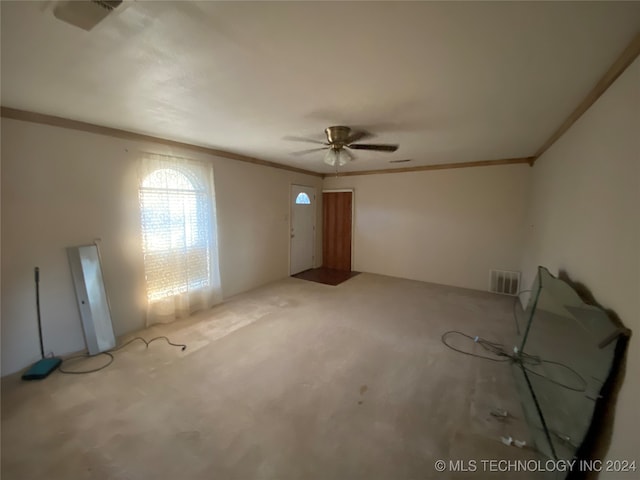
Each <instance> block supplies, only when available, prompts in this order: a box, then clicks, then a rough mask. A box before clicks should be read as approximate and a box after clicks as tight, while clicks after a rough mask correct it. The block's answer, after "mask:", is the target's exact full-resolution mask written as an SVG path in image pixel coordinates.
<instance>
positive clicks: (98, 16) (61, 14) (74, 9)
mask: <svg viewBox="0 0 640 480" xmlns="http://www.w3.org/2000/svg"><path fill="white" fill-rule="evenodd" d="M122 1H123V0H82V1H65V2H60V3H58V4H57V5H56V6H55V8H54V9H53V14H54V15H55V16H56V18H58V19H59V20H62V21H63V22H66V23H68V24H70V25H73V26H74V27H78V28H81V29H83V30H87V31H89V30H91V29H92V28H93V27H95V26H96V25H97V24H98V23H100V22H101V21H102V20H104V19H105V18H107V16H108V15H109V14H110V13H111V12H113V11H114V10H115V9H116V8H118V7H119V6H120V5H121V4H122Z"/></svg>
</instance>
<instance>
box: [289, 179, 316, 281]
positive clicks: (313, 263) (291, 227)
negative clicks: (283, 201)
mask: <svg viewBox="0 0 640 480" xmlns="http://www.w3.org/2000/svg"><path fill="white" fill-rule="evenodd" d="M293 187H304V188H311V189H313V197H314V198H313V200H314V203H315V204H313V244H312V246H311V251H312V253H313V255H312V257H311V258H312V259H311V268H317V267H318V255H317V253H318V252H317V251H316V245H317V243H318V239H317V238H316V237H317V236H318V189H317V187H314V186H313V185H303V184H301V183H294V182H290V183H289V194H288V195H289V231H288V234H289V249H288V250H289V262H288V263H289V266H288V270H287V272H289V273H287V276H291V230H292V229H293V198H291V197H292V195H291V189H292V188H293Z"/></svg>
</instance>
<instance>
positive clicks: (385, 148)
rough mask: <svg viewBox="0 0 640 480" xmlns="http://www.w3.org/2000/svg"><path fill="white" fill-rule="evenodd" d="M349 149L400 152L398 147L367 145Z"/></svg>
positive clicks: (357, 145) (361, 144)
mask: <svg viewBox="0 0 640 480" xmlns="http://www.w3.org/2000/svg"><path fill="white" fill-rule="evenodd" d="M349 148H353V149H354V150H376V151H378V152H395V151H396V150H398V145H381V144H378V145H376V144H367V143H356V144H355V145H349Z"/></svg>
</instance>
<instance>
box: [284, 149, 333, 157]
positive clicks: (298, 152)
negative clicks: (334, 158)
mask: <svg viewBox="0 0 640 480" xmlns="http://www.w3.org/2000/svg"><path fill="white" fill-rule="evenodd" d="M326 149H327V147H320V148H310V149H308V150H299V151H297V152H291V153H290V154H289V155H296V156H297V155H306V154H307V153H313V152H319V151H321V150H326Z"/></svg>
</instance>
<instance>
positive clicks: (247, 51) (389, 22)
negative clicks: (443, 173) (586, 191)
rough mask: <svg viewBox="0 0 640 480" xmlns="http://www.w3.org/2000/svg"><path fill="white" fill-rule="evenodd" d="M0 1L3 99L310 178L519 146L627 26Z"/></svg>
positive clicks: (572, 94) (573, 95) (473, 13)
mask: <svg viewBox="0 0 640 480" xmlns="http://www.w3.org/2000/svg"><path fill="white" fill-rule="evenodd" d="M55 3H56V2H26V1H25V2H9V1H2V2H1V10H2V11H1V15H2V30H1V34H2V71H1V72H2V77H1V80H2V105H4V106H7V107H13V108H18V109H24V110H29V111H35V112H39V113H45V114H51V115H57V116H61V117H67V118H71V119H75V120H81V121H85V122H90V123H95V124H98V125H104V126H109V127H116V128H121V129H125V130H131V131H134V132H139V133H145V134H151V135H155V136H160V137H164V138H168V139H173V140H179V141H183V142H188V143H193V144H197V145H202V146H208V147H213V148H217V149H222V150H228V151H231V152H235V153H240V154H244V155H250V156H253V157H257V158H261V159H265V160H270V161H273V162H278V163H282V164H287V165H291V166H296V167H300V168H305V169H309V170H314V171H317V172H328V171H331V167H328V166H326V165H324V164H323V162H322V158H323V154H322V153H315V154H311V155H308V156H304V157H294V156H291V155H290V152H293V151H296V150H301V149H305V148H312V147H313V145H308V147H307V145H306V144H302V143H295V142H291V141H287V140H284V139H283V137H284V136H286V135H297V136H308V137H313V138H316V139H318V140H324V138H323V133H322V132H323V129H324V128H325V127H327V126H329V125H336V124H345V125H349V126H355V127H361V128H365V129H367V130H370V131H372V132H373V133H376V134H377V136H376V137H375V139H372V140H371V141H374V142H377V143H399V144H400V149H399V150H398V151H397V152H396V153H393V154H382V153H369V152H357V155H358V160H357V161H355V162H353V163H351V164H349V165H348V166H346V167H345V168H344V169H345V170H369V169H377V168H394V167H396V165H393V164H389V163H388V161H389V160H391V159H405V158H410V159H412V162H411V163H404V164H401V165H400V166H402V167H405V166H410V165H429V164H437V163H448V162H466V161H474V160H492V159H500V158H511V157H526V156H530V155H532V154H533V153H534V152H535V151H536V149H537V148H538V147H540V146H541V144H542V143H543V142H544V141H545V140H546V139H547V138H548V137H549V136H550V135H551V134H552V133H553V131H554V130H555V129H556V128H557V127H558V126H559V125H560V124H561V123H562V121H563V120H564V119H565V118H566V117H567V116H568V115H569V113H570V112H571V111H572V110H573V109H574V108H575V107H576V106H577V105H578V104H579V103H580V101H581V100H582V99H583V98H584V97H585V95H586V94H587V93H588V92H589V90H590V89H591V88H592V87H593V86H594V84H595V83H596V82H597V81H598V80H599V78H600V77H601V76H602V75H603V74H604V73H605V71H606V70H607V69H608V68H609V66H610V65H611V64H612V63H613V62H614V60H615V59H616V58H617V56H618V55H619V54H620V53H621V51H622V50H623V49H624V48H625V46H626V45H627V44H628V43H629V42H630V41H631V39H632V37H633V36H634V34H635V33H636V32H637V31H639V30H640V2H623V3H616V2H602V3H596V2H588V3H577V2H566V3H565V2H562V3H557V2H556V3H554V2H532V3H522V2H513V3H511V2H497V3H485V2H471V3H457V2H449V3H434V2H408V3H404V2H402V3H400V2H317V3H316V2H273V3H272V2H256V3H254V2H184V1H181V2H146V1H145V2H143V1H140V2H137V1H130V2H127V3H126V4H125V5H124V7H120V8H119V9H118V10H120V11H118V10H117V11H116V12H117V13H116V14H113V15H111V16H110V17H108V18H107V19H106V20H105V21H104V22H103V23H101V24H99V25H98V26H97V27H95V28H94V29H93V30H92V31H90V32H86V31H84V30H81V29H78V28H76V27H73V26H70V25H68V24H65V23H62V22H61V21H60V20H58V19H56V18H55V17H54V16H53V13H52V8H53V5H54V4H55Z"/></svg>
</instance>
